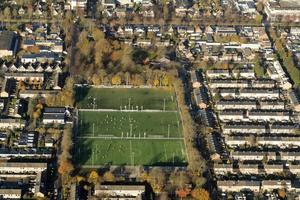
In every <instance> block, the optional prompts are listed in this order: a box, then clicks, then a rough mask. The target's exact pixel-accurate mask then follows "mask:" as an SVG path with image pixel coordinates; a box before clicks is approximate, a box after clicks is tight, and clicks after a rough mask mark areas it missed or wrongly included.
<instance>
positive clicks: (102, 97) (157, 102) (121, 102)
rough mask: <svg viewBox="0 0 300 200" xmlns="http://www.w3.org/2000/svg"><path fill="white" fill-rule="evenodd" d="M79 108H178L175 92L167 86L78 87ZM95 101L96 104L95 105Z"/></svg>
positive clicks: (77, 99) (77, 100)
mask: <svg viewBox="0 0 300 200" xmlns="http://www.w3.org/2000/svg"><path fill="white" fill-rule="evenodd" d="M76 102H77V107H78V108H87V109H92V108H95V109H100V108H103V109H120V106H121V107H122V109H125V106H126V109H129V106H130V108H131V109H132V108H133V109H136V108H137V107H136V106H138V108H139V109H141V107H143V109H157V110H163V109H164V102H165V109H166V110H177V108H176V100H175V94H174V92H173V91H172V90H171V89H167V88H87V87H77V88H76ZM94 103H95V106H94Z"/></svg>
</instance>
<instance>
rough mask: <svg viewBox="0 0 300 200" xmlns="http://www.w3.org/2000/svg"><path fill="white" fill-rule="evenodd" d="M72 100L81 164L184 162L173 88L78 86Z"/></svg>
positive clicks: (78, 157) (79, 161)
mask: <svg viewBox="0 0 300 200" xmlns="http://www.w3.org/2000/svg"><path fill="white" fill-rule="evenodd" d="M76 102H77V107H78V108H79V112H78V121H77V128H78V129H77V132H76V140H75V145H74V150H75V151H74V158H75V161H76V163H77V164H79V165H81V166H83V167H85V166H87V167H98V166H103V165H146V166H148V165H149V166H183V165H184V166H185V165H186V164H187V161H186V152H185V147H184V140H183V136H182V124H181V119H180V115H179V112H178V109H177V104H176V97H175V94H174V92H173V90H171V89H166V88H151V89H150V88H142V89H140V88H126V89H125V88H124V89H123V88H121V89H115V88H107V89H106V88H105V89H102V88H100V89H98V88H87V87H85V88H83V87H78V88H76ZM120 106H121V107H120ZM129 108H130V109H129ZM82 109H83V110H82ZM84 109H85V110H84ZM87 109H88V110H87ZM94 109H95V110H94ZM97 109H98V110H97ZM101 109H112V110H110V111H109V110H101ZM124 110H126V111H124ZM128 110H131V111H128ZM146 110H148V111H146ZM150 110H151V111H150ZM164 110H165V111H164Z"/></svg>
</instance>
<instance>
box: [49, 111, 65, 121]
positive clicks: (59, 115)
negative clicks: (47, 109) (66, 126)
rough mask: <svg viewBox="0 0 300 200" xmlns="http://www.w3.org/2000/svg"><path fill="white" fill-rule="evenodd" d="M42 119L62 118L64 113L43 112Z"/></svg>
mask: <svg viewBox="0 0 300 200" xmlns="http://www.w3.org/2000/svg"><path fill="white" fill-rule="evenodd" d="M44 119H50V120H51V119H53V120H64V119H65V114H64V113H44Z"/></svg>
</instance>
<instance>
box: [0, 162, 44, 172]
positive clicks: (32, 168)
mask: <svg viewBox="0 0 300 200" xmlns="http://www.w3.org/2000/svg"><path fill="white" fill-rule="evenodd" d="M45 170H47V163H34V162H1V163H0V173H16V174H21V173H37V172H43V171H45Z"/></svg>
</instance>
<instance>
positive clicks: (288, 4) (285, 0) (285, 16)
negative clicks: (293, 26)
mask: <svg viewBox="0 0 300 200" xmlns="http://www.w3.org/2000/svg"><path fill="white" fill-rule="evenodd" d="M265 13H266V14H267V16H268V19H269V20H271V21H280V20H282V21H292V22H299V20H300V2H299V1H298V0H269V1H267V2H266V4H265Z"/></svg>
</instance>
